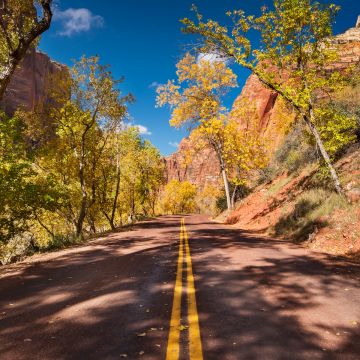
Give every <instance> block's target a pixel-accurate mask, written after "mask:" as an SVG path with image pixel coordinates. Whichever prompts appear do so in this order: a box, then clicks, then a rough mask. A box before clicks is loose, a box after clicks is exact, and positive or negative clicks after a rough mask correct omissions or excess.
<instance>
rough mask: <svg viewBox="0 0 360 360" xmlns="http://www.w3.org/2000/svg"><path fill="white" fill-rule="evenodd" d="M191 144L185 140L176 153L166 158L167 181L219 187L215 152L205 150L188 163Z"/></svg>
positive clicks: (218, 172)
mask: <svg viewBox="0 0 360 360" xmlns="http://www.w3.org/2000/svg"><path fill="white" fill-rule="evenodd" d="M189 150H190V142H189V140H188V139H187V138H185V139H183V140H182V141H181V143H180V145H179V148H178V150H177V152H176V153H174V154H172V155H170V156H168V157H166V158H165V164H166V179H167V181H170V180H172V179H176V180H179V181H185V180H187V181H190V182H191V183H192V184H195V185H197V186H198V187H199V188H203V187H204V186H206V185H214V186H218V185H219V181H220V180H221V179H220V171H219V161H218V159H217V157H216V155H215V153H214V152H213V151H211V150H210V149H206V150H203V151H201V152H199V153H197V154H195V155H194V156H192V158H191V161H188V159H187V158H188V154H189Z"/></svg>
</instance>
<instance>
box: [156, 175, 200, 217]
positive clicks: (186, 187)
mask: <svg viewBox="0 0 360 360" xmlns="http://www.w3.org/2000/svg"><path fill="white" fill-rule="evenodd" d="M196 193H197V190H196V187H195V185H193V184H191V183H190V182H188V181H179V180H176V179H173V180H171V181H170V182H169V183H168V184H166V186H165V188H164V191H163V194H162V207H163V211H164V212H165V213H166V214H184V213H185V214H189V213H192V212H194V211H195V209H196V203H195V197H196Z"/></svg>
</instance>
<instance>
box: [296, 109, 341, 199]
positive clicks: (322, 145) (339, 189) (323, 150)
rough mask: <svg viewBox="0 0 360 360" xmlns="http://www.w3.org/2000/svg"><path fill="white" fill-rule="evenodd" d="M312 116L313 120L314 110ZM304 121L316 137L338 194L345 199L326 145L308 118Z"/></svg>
mask: <svg viewBox="0 0 360 360" xmlns="http://www.w3.org/2000/svg"><path fill="white" fill-rule="evenodd" d="M310 114H311V115H310V116H311V118H313V112H312V110H311V111H310ZM303 119H304V121H305V122H306V124H307V125H308V127H309V129H310V131H311V133H312V134H313V135H314V138H315V140H316V144H317V146H318V147H319V150H320V153H321V155H322V157H323V159H324V161H325V163H326V166H327V167H328V169H329V171H330V175H331V178H332V180H333V182H334V186H335V189H336V191H337V193H338V194H339V195H340V196H342V197H344V191H343V189H342V187H341V183H340V179H339V177H338V174H337V172H336V170H335V168H334V166H333V164H332V162H331V159H330V156H329V154H328V153H327V151H326V149H325V146H324V144H323V142H322V140H321V136H320V134H319V132H318V130H317V128H316V126H315V125H314V124H313V122H312V121H311V120H310V119H309V118H308V117H307V116H305V115H304V116H303Z"/></svg>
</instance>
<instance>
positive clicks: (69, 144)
mask: <svg viewBox="0 0 360 360" xmlns="http://www.w3.org/2000/svg"><path fill="white" fill-rule="evenodd" d="M64 82H65V83H64V84H63V86H59V84H57V85H56V86H57V88H60V91H57V96H58V97H57V98H55V99H56V100H57V102H58V103H60V104H63V106H61V107H60V108H57V107H56V106H55V107H53V108H52V114H51V117H52V119H53V121H54V122H55V124H56V129H57V130H56V133H57V139H56V141H57V142H58V144H57V146H55V147H54V148H57V147H58V148H62V149H63V150H64V151H65V154H66V157H65V159H67V160H68V166H70V167H73V166H76V169H77V179H78V184H79V188H80V190H81V200H80V204H78V206H77V208H78V210H77V211H74V210H73V209H72V210H71V213H73V214H74V216H75V217H76V220H74V222H75V225H76V235H77V236H78V237H79V236H81V235H82V230H83V223H84V220H85V218H86V216H87V214H88V210H89V209H90V208H91V207H92V206H94V205H95V204H96V201H97V196H98V195H97V182H98V181H99V171H98V168H99V164H100V160H101V158H102V154H103V152H104V149H105V146H106V144H107V141H108V139H109V137H110V134H111V133H113V132H114V131H116V130H117V129H118V128H119V126H120V123H121V122H122V120H123V118H124V117H125V115H126V114H127V107H126V103H127V102H128V101H131V100H132V97H131V96H125V97H120V91H119V90H118V89H117V86H118V84H119V82H120V81H117V80H114V79H113V77H112V74H111V72H110V70H109V68H108V66H103V65H101V64H100V63H99V58H98V57H90V58H85V57H82V58H81V60H80V61H79V62H77V63H75V65H74V67H73V68H72V69H71V77H69V78H66V79H64ZM62 87H65V88H69V92H70V99H68V100H66V97H67V92H66V91H63V90H62ZM54 156H55V157H57V156H61V157H64V154H54ZM65 169H66V167H65ZM58 171H59V172H60V173H62V172H63V171H62V170H61V169H58ZM65 171H66V170H65ZM64 176H66V175H65V174H64ZM75 213H77V215H75ZM93 225H94V224H93ZM92 228H93V230H94V226H92Z"/></svg>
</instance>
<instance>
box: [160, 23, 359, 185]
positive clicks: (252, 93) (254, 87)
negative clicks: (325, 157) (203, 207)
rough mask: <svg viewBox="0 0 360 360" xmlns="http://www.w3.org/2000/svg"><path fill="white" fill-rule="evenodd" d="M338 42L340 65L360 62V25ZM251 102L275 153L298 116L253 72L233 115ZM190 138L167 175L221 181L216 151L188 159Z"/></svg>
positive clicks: (172, 160)
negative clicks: (186, 159) (186, 154)
mask: <svg viewBox="0 0 360 360" xmlns="http://www.w3.org/2000/svg"><path fill="white" fill-rule="evenodd" d="M332 42H333V44H334V45H336V46H339V48H340V53H339V59H338V61H337V62H336V64H334V68H336V69H345V68H348V67H349V66H351V65H355V64H359V62H360V28H359V27H358V26H357V27H355V28H351V29H349V30H348V31H346V32H345V33H344V34H340V35H338V36H335V37H334V38H333V39H332ZM244 103H247V104H250V105H251V106H252V107H254V114H255V115H254V117H253V120H252V121H253V122H254V123H255V126H256V127H257V129H258V131H259V133H260V135H261V136H262V137H263V138H264V139H265V140H266V143H267V144H269V151H270V153H273V152H274V151H276V149H278V148H279V146H280V145H281V143H282V141H283V139H284V136H285V134H286V131H287V129H288V127H289V123H291V121H292V119H293V118H294V116H295V115H294V114H292V113H291V112H290V110H289V109H288V108H287V106H286V104H285V103H284V101H283V100H282V99H281V98H279V97H278V95H277V94H276V93H275V92H273V91H271V90H269V89H268V88H266V87H265V86H263V85H262V83H261V82H260V80H259V79H258V78H257V77H256V76H255V75H251V76H250V77H249V78H248V80H247V81H246V84H245V86H244V87H243V89H242V92H241V94H240V95H239V97H238V98H237V99H236V100H235V102H234V105H233V108H232V110H231V113H230V116H232V117H233V118H235V119H237V120H238V121H239V126H240V127H241V126H244V124H241V122H242V120H241V119H240V118H237V115H236V114H237V113H238V108H239V107H241V106H242V104H244ZM189 146H190V145H189V141H188V140H187V139H184V140H183V141H182V142H181V143H180V146H179V148H178V150H177V151H176V152H175V153H174V154H172V155H170V156H168V157H167V158H166V159H165V162H166V169H167V179H168V180H171V179H174V178H175V179H179V180H181V181H184V180H188V181H190V182H192V183H193V184H195V185H197V186H198V187H200V188H202V187H203V186H204V185H206V184H207V183H211V184H214V185H215V184H217V183H219V182H220V181H221V178H220V173H219V168H218V161H217V158H216V155H215V154H214V153H213V152H212V151H210V150H206V151H205V152H203V153H199V154H196V155H195V157H194V159H193V161H192V162H190V164H187V163H189V161H184V158H185V157H186V156H185V153H186V152H187V150H188V149H189Z"/></svg>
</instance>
